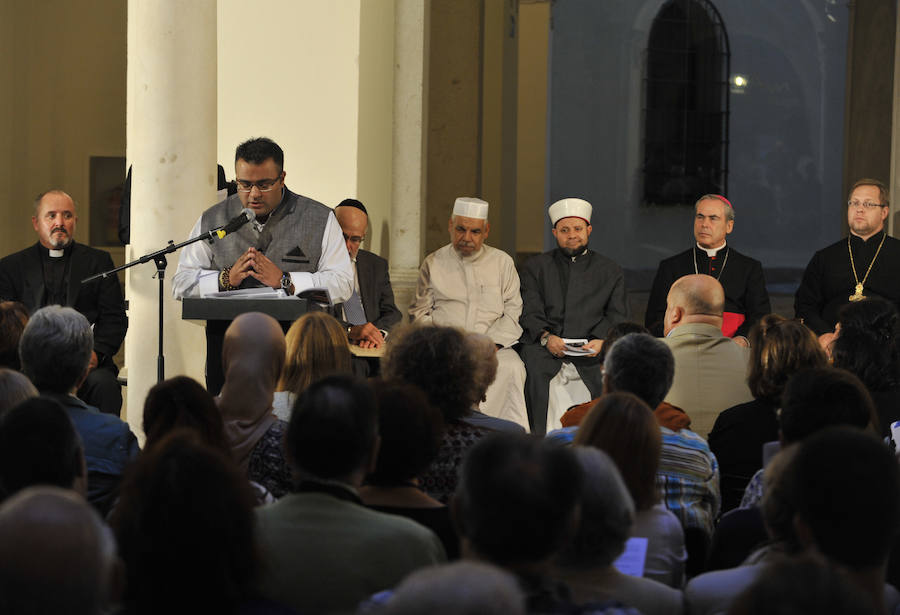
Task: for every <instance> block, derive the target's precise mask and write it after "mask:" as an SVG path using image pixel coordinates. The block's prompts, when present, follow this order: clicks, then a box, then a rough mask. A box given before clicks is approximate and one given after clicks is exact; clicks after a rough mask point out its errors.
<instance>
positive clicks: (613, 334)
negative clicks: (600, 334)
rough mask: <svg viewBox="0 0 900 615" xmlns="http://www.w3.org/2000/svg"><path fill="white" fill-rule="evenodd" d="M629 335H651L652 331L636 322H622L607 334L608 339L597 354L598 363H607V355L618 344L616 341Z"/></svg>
mask: <svg viewBox="0 0 900 615" xmlns="http://www.w3.org/2000/svg"><path fill="white" fill-rule="evenodd" d="M629 333H646V334H647V335H650V329H648V328H647V327H645V326H643V325H639V324H638V323H636V322H629V321H627V320H626V321H625V322H620V323H616V324H614V325H613V326H611V327H610V328H609V331H607V332H606V337H605V338H603V346H601V347H600V352H598V353H597V361H599V362H600V363H603V362H605V361H606V355H607V354H608V353H609V349H610V348H612V347H613V344H615V343H616V340H618V339H620V338H623V337H625V336H626V335H628V334H629Z"/></svg>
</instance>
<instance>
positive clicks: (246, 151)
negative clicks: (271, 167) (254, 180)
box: [234, 137, 284, 173]
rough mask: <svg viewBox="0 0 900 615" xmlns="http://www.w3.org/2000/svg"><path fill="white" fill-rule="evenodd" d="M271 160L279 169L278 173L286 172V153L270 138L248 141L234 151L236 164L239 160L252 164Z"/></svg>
mask: <svg viewBox="0 0 900 615" xmlns="http://www.w3.org/2000/svg"><path fill="white" fill-rule="evenodd" d="M269 158H271V159H272V160H273V161H274V162H275V166H276V167H278V172H279V173H281V171H283V170H284V151H283V150H282V149H281V147H279V146H278V144H277V143H275V141H273V140H272V139H269V138H268V137H254V138H252V139H247V140H246V141H244V142H243V143H241V144H240V145H238V146H237V149H236V150H234V163H235V164H237V161H238V160H243V161H245V162H249V163H250V164H262V163H264V162H265V161H266V160H268V159H269Z"/></svg>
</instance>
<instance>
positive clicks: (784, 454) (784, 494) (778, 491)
mask: <svg viewBox="0 0 900 615" xmlns="http://www.w3.org/2000/svg"><path fill="white" fill-rule="evenodd" d="M798 450H800V445H799V444H793V445H790V446H787V447H785V448H783V449H781V450H780V451H778V454H776V455H775V456H774V457H772V460H771V461H769V464H768V465H767V466H766V468H765V471H764V473H763V485H764V486H765V490H764V491H763V496H762V502H761V503H760V510H761V512H762V517H763V522H764V523H765V526H766V531H767V532H768V534H769V537H770V538H771V539H772V541H774V542H775V543H776V544H778V546H779V548H780V549H781V550H782V551H785V552H788V553H796V552H799V551H800V550H801V545H800V543H799V542H798V540H797V533H796V532H795V531H794V513H795V512H796V511H795V510H794V506H793V500H792V498H791V494H790V493H788V489H789V488H790V487H789V484H788V482H789V481H787V469H788V468H789V467H790V465H791V463H792V462H793V460H794V457H795V456H796V454H797V451H798Z"/></svg>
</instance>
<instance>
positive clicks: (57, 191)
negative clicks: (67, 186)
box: [34, 188, 78, 217]
mask: <svg viewBox="0 0 900 615" xmlns="http://www.w3.org/2000/svg"><path fill="white" fill-rule="evenodd" d="M48 194H59V195H61V196H67V197H69V200H70V201H72V205H73V206H74V207H75V209H78V204H77V203H76V202H75V199H73V198H72V195H70V194H69V193H68V192H66V191H65V190H60V189H59V188H51V189H50V190H44V191H43V192H41V193H40V194H39V195H37V196H36V197H34V216H35V217H37V215H38V212H39V211H40V209H41V201H43V200H44V197H45V196H47V195H48Z"/></svg>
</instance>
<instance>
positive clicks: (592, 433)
mask: <svg viewBox="0 0 900 615" xmlns="http://www.w3.org/2000/svg"><path fill="white" fill-rule="evenodd" d="M574 444H575V445H576V446H592V447H594V448H598V449H600V450H602V451H603V452H605V453H606V454H607V455H609V456H610V457H611V458H612V460H613V461H614V462H615V464H616V466H618V468H619V472H620V473H621V475H622V478H623V479H624V481H625V485H627V487H628V491H629V493H630V494H631V498H632V499H633V500H634V505H635V506H636V507H637V509H638V510H647V509H648V508H650V507H652V506H653V505H654V504H656V503H657V502H658V501H659V490H658V489H657V487H656V473H657V471H658V470H659V458H660V455H661V454H662V434H661V433H660V429H659V423H658V422H657V420H656V416H654V414H653V412H652V411H651V410H650V407H649V406H648V405H647V404H645V403H644V402H643V401H641V400H640V399H639V398H638V397H637V396H636V395H633V394H631V393H607V394H606V395H604V396H603V397H601V398H600V399H599V400H598V401H597V403H596V404H594V407H593V408H591V410H590V412H588V414H587V416H586V417H585V418H584V420H583V421H582V422H581V426H580V427H579V428H578V431H577V433H576V434H575V440H574Z"/></svg>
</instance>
